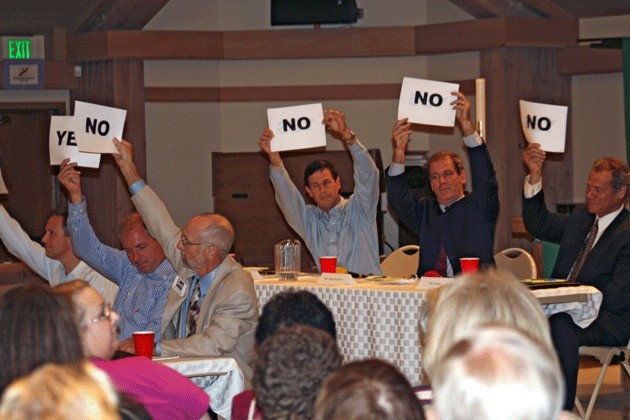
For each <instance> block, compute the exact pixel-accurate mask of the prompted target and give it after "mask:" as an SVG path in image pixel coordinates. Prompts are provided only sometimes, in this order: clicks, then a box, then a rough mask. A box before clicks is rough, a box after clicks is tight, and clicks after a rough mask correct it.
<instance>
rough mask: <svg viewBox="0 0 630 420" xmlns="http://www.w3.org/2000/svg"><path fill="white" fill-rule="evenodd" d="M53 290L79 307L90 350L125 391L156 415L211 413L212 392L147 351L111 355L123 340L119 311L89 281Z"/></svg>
mask: <svg viewBox="0 0 630 420" xmlns="http://www.w3.org/2000/svg"><path fill="white" fill-rule="evenodd" d="M53 290H54V291H55V292H56V293H59V294H61V295H63V296H64V297H65V298H66V299H68V301H69V302H70V303H71V304H72V306H73V308H74V316H75V320H76V322H77V324H78V326H79V333H80V337H81V343H82V346H83V351H84V353H85V355H86V356H87V357H89V358H90V359H91V360H92V363H93V364H94V365H95V366H96V367H98V368H100V369H102V370H104V371H105V372H106V373H107V374H108V375H109V377H110V378H111V380H112V382H113V383H114V385H116V387H117V388H118V389H119V390H120V391H123V392H126V393H128V394H130V395H132V396H133V397H135V398H136V399H137V400H138V401H139V402H140V403H142V404H143V405H144V406H145V407H146V409H147V411H148V412H149V414H150V415H151V417H152V418H153V419H164V420H174V419H200V418H202V417H204V416H206V415H207V411H208V408H209V406H210V397H209V396H208V394H206V393H205V392H204V391H203V390H202V389H201V388H199V387H198V386H197V385H195V384H194V383H192V382H191V381H190V380H189V379H188V378H186V377H185V376H183V375H181V374H180V373H178V372H176V371H175V370H173V369H171V368H169V367H167V366H164V365H161V364H160V363H156V362H153V361H152V360H150V359H148V358H146V357H144V356H136V357H128V358H124V359H117V360H110V359H111V358H112V356H113V355H114V352H115V351H116V347H117V346H118V343H119V340H118V330H117V327H116V324H117V322H118V319H119V316H118V314H117V313H116V312H114V311H112V309H111V307H110V306H109V304H108V303H106V302H105V300H104V299H103V297H102V296H101V295H100V294H99V293H98V292H97V291H96V290H95V289H93V288H92V287H90V285H89V284H88V283H86V282H84V281H83V280H75V281H71V282H69V283H65V284H62V285H59V286H56V287H55V288H53Z"/></svg>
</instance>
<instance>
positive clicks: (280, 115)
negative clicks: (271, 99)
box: [267, 104, 326, 152]
mask: <svg viewBox="0 0 630 420" xmlns="http://www.w3.org/2000/svg"><path fill="white" fill-rule="evenodd" d="M323 120H324V109H323V107H322V104H310V105H298V106H289V107H284V108H269V109H267V122H268V124H269V128H270V129H271V130H272V131H273V135H274V137H273V139H272V140H271V151H272V152H282V151H284V150H298V149H310V148H312V147H322V146H326V127H325V126H324V124H322V121H323Z"/></svg>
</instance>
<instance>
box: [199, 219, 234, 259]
mask: <svg viewBox="0 0 630 420" xmlns="http://www.w3.org/2000/svg"><path fill="white" fill-rule="evenodd" d="M196 217H199V218H201V219H202V220H203V227H202V229H201V231H200V232H199V234H200V236H201V239H202V240H203V242H208V243H211V244H213V245H214V246H216V247H217V248H219V250H220V251H221V257H222V258H225V257H227V256H228V253H229V252H230V248H232V244H233V243H234V238H235V236H236V235H235V233H234V227H233V226H232V224H231V223H230V221H229V220H228V219H226V218H225V217H223V216H221V215H220V214H217V213H203V214H200V215H198V216H196Z"/></svg>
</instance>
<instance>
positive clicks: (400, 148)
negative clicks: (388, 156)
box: [392, 118, 411, 163]
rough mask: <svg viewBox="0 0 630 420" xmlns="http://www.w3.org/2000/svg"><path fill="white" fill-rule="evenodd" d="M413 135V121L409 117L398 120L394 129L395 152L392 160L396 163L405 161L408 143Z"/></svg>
mask: <svg viewBox="0 0 630 420" xmlns="http://www.w3.org/2000/svg"><path fill="white" fill-rule="evenodd" d="M410 136H411V123H410V122H409V120H408V118H403V119H402V120H398V121H397V122H396V125H395V126H394V128H393V129H392V146H393V148H394V154H393V156H392V161H394V162H396V163H405V153H407V145H408V144H409V138H410Z"/></svg>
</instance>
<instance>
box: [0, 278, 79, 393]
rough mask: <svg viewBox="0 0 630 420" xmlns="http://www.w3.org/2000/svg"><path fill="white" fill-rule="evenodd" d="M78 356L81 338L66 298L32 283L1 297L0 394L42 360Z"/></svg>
mask: <svg viewBox="0 0 630 420" xmlns="http://www.w3.org/2000/svg"><path fill="white" fill-rule="evenodd" d="M81 359H83V351H82V349H81V338H80V337H79V333H78V331H77V327H76V324H75V321H74V319H73V317H72V311H71V310H70V308H69V306H68V303H67V302H66V301H65V299H63V298H62V297H61V296H57V295H55V294H54V293H53V292H52V290H50V288H48V287H44V286H35V285H32V286H20V287H15V288H13V289H10V290H9V291H7V292H6V293H5V294H3V295H2V296H1V297H0V366H1V368H0V394H1V393H2V391H3V390H4V388H6V387H7V386H8V385H9V383H11V382H12V381H13V380H15V379H17V378H19V377H21V376H24V375H26V374H28V373H30V372H32V371H33V370H35V369H37V368H38V367H40V366H41V365H43V364H45V363H49V362H54V363H70V362H74V361H78V360H81Z"/></svg>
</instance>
